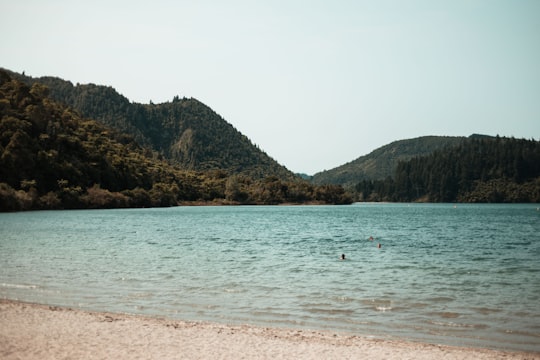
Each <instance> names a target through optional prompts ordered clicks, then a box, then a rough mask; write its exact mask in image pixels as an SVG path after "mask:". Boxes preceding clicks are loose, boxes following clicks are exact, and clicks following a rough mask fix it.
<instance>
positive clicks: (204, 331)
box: [0, 299, 540, 360]
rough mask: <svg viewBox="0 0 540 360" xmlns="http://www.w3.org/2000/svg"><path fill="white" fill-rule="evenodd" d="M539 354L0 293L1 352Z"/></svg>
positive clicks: (51, 355)
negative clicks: (185, 317)
mask: <svg viewBox="0 0 540 360" xmlns="http://www.w3.org/2000/svg"><path fill="white" fill-rule="evenodd" d="M276 357H277V358H285V359H317V358H321V359H322V358H345V359H355V358H366V359H434V358H444V359H520V360H524V359H540V353H534V352H514V351H500V350H491V349H483V348H464V347H455V346H447V345H436V344H427V343H420V342H408V341H401V340H383V339H378V338H371V337H367V336H357V335H351V334H347V333H340V332H333V331H321V330H304V329H302V330H300V329H289V328H270V327H259V326H252V325H223V324H217V323H208V322H198V321H180V320H172V319H167V318H163V317H147V316H142V315H130V314H122V313H108V312H92V311H86V310H79V309H74V308H67V307H57V306H49V305H41V304H33V303H26V302H21V301H16V300H7V299H0V358H2V359H21V358H24V359H58V358H85V359H105V358H115V359H133V358H140V359H150V358H152V359H153V358H155V359H158V358H161V359H208V358H220V359H237V358H244V359H274V358H276Z"/></svg>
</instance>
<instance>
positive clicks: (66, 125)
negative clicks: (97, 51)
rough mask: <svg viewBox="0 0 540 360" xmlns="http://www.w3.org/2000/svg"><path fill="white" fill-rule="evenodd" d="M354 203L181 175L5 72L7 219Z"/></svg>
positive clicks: (302, 186)
mask: <svg viewBox="0 0 540 360" xmlns="http://www.w3.org/2000/svg"><path fill="white" fill-rule="evenodd" d="M350 201H351V200H350V198H349V197H348V196H347V194H345V192H344V191H343V188H341V187H338V186H314V185H311V184H310V183H308V182H306V181H304V180H301V179H299V178H291V179H290V180H283V179H280V178H278V177H277V176H266V177H264V178H260V177H250V176H248V175H246V174H229V173H228V172H226V171H223V170H207V171H193V170H188V169H185V168H184V169H181V168H179V167H178V166H173V165H171V164H170V163H169V162H168V161H165V160H162V159H160V158H159V156H156V154H155V153H153V152H152V151H149V150H148V149H144V148H143V147H141V146H140V145H139V144H138V143H137V142H136V141H135V140H134V139H133V137H132V136H130V135H126V134H123V133H120V132H119V131H117V130H114V129H112V128H110V127H108V126H106V125H104V124H102V123H101V122H98V121H95V120H90V119H86V118H84V117H82V116H81V115H80V114H79V113H78V112H77V111H75V110H73V109H71V108H69V107H67V106H65V105H63V104H60V103H59V102H56V101H54V100H52V99H51V98H49V97H48V89H47V87H45V86H44V85H42V84H39V83H35V84H33V85H32V86H31V87H30V86H27V85H25V84H24V83H22V82H20V81H17V80H14V79H12V78H11V77H10V76H9V74H8V73H7V72H5V71H2V70H0V211H13V210H29V209H72V208H117V207H150V206H153V207H155V206H173V205H178V204H180V203H183V202H191V203H192V202H197V203H198V202H204V203H207V202H211V203H218V204H279V203H332V204H333V203H350Z"/></svg>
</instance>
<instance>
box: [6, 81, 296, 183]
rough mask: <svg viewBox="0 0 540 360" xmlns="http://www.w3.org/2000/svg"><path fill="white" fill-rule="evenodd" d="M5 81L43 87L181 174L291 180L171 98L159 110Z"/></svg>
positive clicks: (192, 103) (196, 108)
mask: <svg viewBox="0 0 540 360" xmlns="http://www.w3.org/2000/svg"><path fill="white" fill-rule="evenodd" d="M11 75H12V76H13V77H16V78H17V79H19V80H21V81H23V82H25V83H27V84H29V85H31V84H33V83H37V82H39V83H42V84H44V85H46V86H47V87H48V88H49V90H50V96H51V98H52V99H54V100H56V101H58V102H60V103H63V104H65V105H67V106H69V107H71V108H73V109H75V110H77V111H78V112H79V113H80V114H81V115H82V116H83V117H86V118H91V119H95V120H98V121H100V122H102V123H104V124H106V125H108V126H110V127H112V128H114V129H117V130H118V131H119V132H121V133H125V134H129V135H131V136H133V138H134V139H135V140H136V141H137V142H138V143H139V144H140V145H141V146H143V147H147V148H149V149H151V150H152V151H154V152H156V153H157V154H159V155H161V156H162V157H163V158H165V159H167V160H169V161H170V162H171V163H173V164H177V165H179V166H180V167H181V168H183V169H189V170H222V171H226V172H227V173H230V174H243V175H247V176H250V177H255V178H263V177H266V176H277V177H278V178H280V179H282V180H288V179H291V178H293V177H294V176H295V175H294V174H293V173H291V172H290V171H289V170H287V169H286V168H285V167H284V166H282V165H280V164H279V163H277V162H276V161H275V160H274V159H272V158H271V157H269V156H268V155H267V154H266V153H265V152H263V151H262V150H261V149H259V148H258V147H257V146H255V145H254V144H253V143H252V142H251V141H250V140H249V139H248V138H247V137H246V136H244V135H243V134H241V133H240V132H239V131H238V130H236V129H235V128H234V127H233V126H232V125H231V124H230V123H228V122H227V121H225V120H224V119H223V118H222V117H221V116H219V115H218V114H217V113H216V112H214V111H213V110H212V109H211V108H209V107H208V106H206V105H204V104H203V103H201V102H200V101H198V100H196V99H193V98H189V99H188V98H178V97H174V99H173V100H172V101H170V102H166V103H162V104H152V103H150V104H138V103H131V102H130V101H129V100H128V99H127V98H125V97H124V96H122V95H121V94H119V93H118V92H116V90H114V89H113V88H112V87H107V86H100V85H94V84H86V85H81V84H77V85H73V84H72V83H71V82H69V81H65V80H62V79H59V78H55V77H41V78H31V77H28V76H23V75H20V74H15V73H11Z"/></svg>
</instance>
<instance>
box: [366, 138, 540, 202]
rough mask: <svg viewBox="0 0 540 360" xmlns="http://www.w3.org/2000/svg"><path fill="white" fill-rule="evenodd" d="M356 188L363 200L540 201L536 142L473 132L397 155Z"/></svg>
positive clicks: (538, 145) (539, 147) (539, 151)
mask: <svg viewBox="0 0 540 360" xmlns="http://www.w3.org/2000/svg"><path fill="white" fill-rule="evenodd" d="M356 190H357V191H358V194H359V195H360V196H359V198H360V199H361V200H365V201H397V202H409V201H429V202H456V201H457V202H540V142H539V141H535V140H526V139H514V138H501V137H498V136H497V137H472V138H469V139H467V140H466V141H464V142H462V143H461V144H459V145H458V146H455V147H451V148H445V149H440V150H436V151H435V152H433V153H432V154H430V155H427V156H422V157H415V158H413V159H410V160H408V161H402V162H400V163H399V164H398V166H397V167H396V170H395V172H394V174H393V176H392V177H388V178H386V179H385V180H375V181H367V180H364V181H361V182H359V183H358V184H357V186H356Z"/></svg>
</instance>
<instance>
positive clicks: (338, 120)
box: [0, 0, 540, 174]
mask: <svg viewBox="0 0 540 360" xmlns="http://www.w3.org/2000/svg"><path fill="white" fill-rule="evenodd" d="M0 14H1V21H0V34H1V36H0V67H5V68H8V69H10V70H13V71H17V72H22V71H25V72H26V74H27V75H30V76H34V77H38V76H45V75H50V76H58V77H61V78H63V79H66V80H70V81H72V82H73V83H77V82H79V83H90V82H91V83H95V84H101V85H110V86H112V87H114V88H115V89H116V90H117V91H118V92H120V93H121V94H123V95H124V96H126V97H127V98H128V99H130V100H131V101H134V102H141V103H148V102H149V101H150V100H151V101H153V102H154V103H160V102H165V101H170V100H172V98H173V97H174V96H175V95H179V96H180V97H182V96H186V97H194V98H197V99H198V100H200V101H202V102H203V103H205V104H206V105H208V106H210V107H211V108H212V109H213V110H214V111H216V112H217V113H218V114H220V115H221V116H223V118H224V119H225V120H227V121H228V122H229V123H231V124H232V125H233V126H234V127H235V128H236V129H238V130H239V131H240V132H242V133H243V134H244V135H246V136H248V137H249V138H250V139H251V140H252V141H253V142H254V143H255V144H257V145H259V147H260V148H261V149H263V150H264V151H266V152H267V153H268V154H269V155H270V156H271V157H273V158H274V159H276V160H277V161H278V162H280V163H281V164H283V165H285V166H287V167H288V168H289V169H290V170H292V171H294V172H305V173H308V174H313V173H316V172H319V171H322V170H325V169H331V168H334V167H336V166H339V165H342V164H344V163H346V162H349V161H352V160H354V159H356V158H358V157H359V156H362V155H365V154H367V153H369V152H371V151H372V150H374V149H376V148H378V147H380V146H383V145H386V144H388V143H390V142H392V141H394V140H401V139H407V138H413V137H418V136H423V135H460V136H468V135H470V134H472V133H482V134H488V135H497V134H499V135H501V136H515V137H518V138H522V137H525V138H528V139H530V138H534V139H537V140H538V139H539V138H540V1H538V0H530V1H527V0H506V1H498V0H463V1H461V0H448V1H437V0H424V1H420V0H410V1H407V0H377V1H374V0H373V1H363V0H351V1H347V0H332V1H330V0H328V1H319V0H311V1H300V0H286V1H281V0H268V1H257V0H253V1H248V0H246V1H240V0H231V1H217V0H216V1H211V0H197V1H195V0H193V1H183V0H179V1H174V0H170V1H167V0H153V1H137V0H129V1H115V0H103V1H102V0H94V1H77V0H48V1H43V0H18V1H13V0H0Z"/></svg>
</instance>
